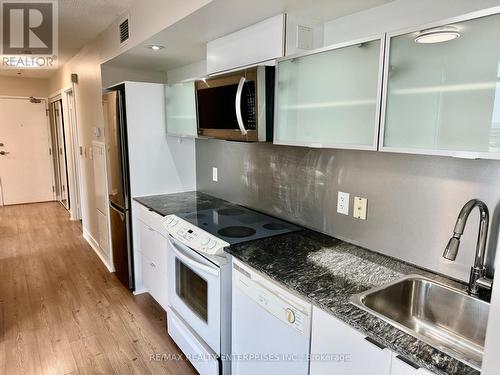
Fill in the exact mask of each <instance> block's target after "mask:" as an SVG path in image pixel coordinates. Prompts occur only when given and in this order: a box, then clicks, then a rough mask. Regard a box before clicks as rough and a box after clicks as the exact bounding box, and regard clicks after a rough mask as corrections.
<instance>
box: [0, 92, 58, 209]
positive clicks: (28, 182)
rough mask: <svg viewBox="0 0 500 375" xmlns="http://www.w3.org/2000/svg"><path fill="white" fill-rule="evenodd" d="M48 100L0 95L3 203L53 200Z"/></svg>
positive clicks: (0, 171) (0, 178) (0, 177)
mask: <svg viewBox="0 0 500 375" xmlns="http://www.w3.org/2000/svg"><path fill="white" fill-rule="evenodd" d="M45 110H46V106H45V101H40V103H32V102H30V100H29V99H27V98H0V144H1V145H2V146H0V183H1V193H2V198H3V199H2V201H3V204H4V205H11V204H22V203H32V202H43V201H51V200H54V191H53V170H52V163H51V156H50V153H49V149H50V142H49V129H48V123H47V116H46V111H45Z"/></svg>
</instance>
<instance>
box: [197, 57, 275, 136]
mask: <svg viewBox="0 0 500 375" xmlns="http://www.w3.org/2000/svg"><path fill="white" fill-rule="evenodd" d="M195 87H196V100H197V109H198V135H199V136H201V137H210V138H219V139H227V140H235V141H250V142H266V141H272V138H273V116H274V67H273V66H257V67H253V68H249V69H245V70H241V71H237V72H232V73H228V74H223V75H219V76H217V77H213V78H208V79H204V80H199V81H196V84H195Z"/></svg>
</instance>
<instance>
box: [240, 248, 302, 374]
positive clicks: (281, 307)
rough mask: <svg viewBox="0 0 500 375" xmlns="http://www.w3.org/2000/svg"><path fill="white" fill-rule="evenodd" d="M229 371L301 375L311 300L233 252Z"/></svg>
mask: <svg viewBox="0 0 500 375" xmlns="http://www.w3.org/2000/svg"><path fill="white" fill-rule="evenodd" d="M232 271H233V284H232V327H231V328H232V329H231V331H232V332H231V345H232V350H231V352H232V358H231V361H232V362H231V363H232V366H231V367H232V374H233V375H256V374H258V375H279V374H286V375H307V374H308V372H309V361H308V356H309V347H310V332H311V304H310V303H308V302H305V301H302V300H301V299H300V298H298V297H296V296H295V295H293V294H291V293H290V292H288V291H287V290H285V289H283V288H282V287H280V286H278V285H276V284H275V283H273V282H271V281H269V280H268V279H266V278H265V277H263V276H261V275H260V274H258V273H257V272H256V271H254V270H253V269H252V268H250V267H248V266H245V265H244V264H242V263H241V262H240V261H238V260H236V259H234V258H233V269H232Z"/></svg>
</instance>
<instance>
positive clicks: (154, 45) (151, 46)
mask: <svg viewBox="0 0 500 375" xmlns="http://www.w3.org/2000/svg"><path fill="white" fill-rule="evenodd" d="M148 48H149V49H152V50H153V51H155V52H157V51H159V50H161V49H164V48H165V47H164V46H160V45H159V44H152V45H150V46H148Z"/></svg>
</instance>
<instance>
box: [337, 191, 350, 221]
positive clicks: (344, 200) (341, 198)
mask: <svg viewBox="0 0 500 375" xmlns="http://www.w3.org/2000/svg"><path fill="white" fill-rule="evenodd" d="M337 212H338V213H339V214H342V215H349V193H344V192H342V191H339V193H338V195H337Z"/></svg>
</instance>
